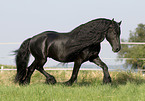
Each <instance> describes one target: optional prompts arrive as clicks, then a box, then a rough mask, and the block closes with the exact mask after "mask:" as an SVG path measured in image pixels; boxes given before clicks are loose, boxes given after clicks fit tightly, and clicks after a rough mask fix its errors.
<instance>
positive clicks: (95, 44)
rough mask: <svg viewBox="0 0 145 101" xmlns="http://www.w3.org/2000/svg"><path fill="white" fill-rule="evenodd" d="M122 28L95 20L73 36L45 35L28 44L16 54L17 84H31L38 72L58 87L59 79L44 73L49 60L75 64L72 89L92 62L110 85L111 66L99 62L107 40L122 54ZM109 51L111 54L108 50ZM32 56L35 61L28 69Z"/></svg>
mask: <svg viewBox="0 0 145 101" xmlns="http://www.w3.org/2000/svg"><path fill="white" fill-rule="evenodd" d="M120 24H121V22H119V23H117V22H116V21H114V19H112V20H109V19H105V18H100V19H95V20H92V21H90V22H87V23H85V24H82V25H80V26H78V27H77V28H75V29H74V30H72V31H71V32H69V33H58V32H54V31H45V32H43V33H40V34H38V35H36V36H34V37H32V38H29V39H27V40H25V41H24V42H23V43H22V44H21V46H20V48H19V49H18V50H17V51H16V67H17V75H16V77H15V81H16V82H19V84H29V83H30V78H31V75H32V74H33V72H34V70H35V69H37V70H38V71H40V72H41V73H42V74H43V75H44V76H45V77H46V82H47V83H49V84H55V83H56V80H55V78H54V77H53V76H52V75H50V74H48V73H47V72H46V71H44V69H43V65H44V64H45V63H46V61H47V57H50V58H53V59H54V60H57V61H59V62H63V63H68V62H74V68H73V72H72V76H71V78H70V79H69V80H68V81H67V82H65V84H66V85H72V84H73V82H74V81H75V80H76V79H77V75H78V72H79V69H80V66H81V64H82V63H84V62H86V61H90V62H93V63H95V64H96V65H98V66H100V67H101V68H102V69H103V73H104V78H103V82H104V83H110V82H111V77H110V75H109V72H108V67H107V65H106V64H105V63H104V62H102V61H101V59H100V58H99V55H98V54H99V52H100V43H101V42H102V41H103V40H104V39H105V38H106V39H107V41H108V42H109V43H110V44H111V46H112V50H113V51H114V52H118V51H119V50H120V49H121V45H120ZM106 51H107V50H106ZM30 53H31V54H32V55H33V56H34V58H35V60H34V61H33V63H32V64H31V65H30V66H29V67H27V65H28V61H29V56H30Z"/></svg>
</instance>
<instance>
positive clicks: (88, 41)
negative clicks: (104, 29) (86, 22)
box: [67, 33, 105, 53]
mask: <svg viewBox="0 0 145 101" xmlns="http://www.w3.org/2000/svg"><path fill="white" fill-rule="evenodd" d="M98 34H99V35H96V36H91V37H87V36H81V37H80V36H70V38H69V41H68V43H67V47H68V49H69V51H70V53H73V52H80V51H82V50H83V49H85V48H87V47H89V46H92V45H97V44H98V43H100V42H102V41H103V40H104V38H105V36H104V33H98Z"/></svg>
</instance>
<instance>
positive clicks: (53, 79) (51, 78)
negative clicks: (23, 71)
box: [36, 59, 56, 84]
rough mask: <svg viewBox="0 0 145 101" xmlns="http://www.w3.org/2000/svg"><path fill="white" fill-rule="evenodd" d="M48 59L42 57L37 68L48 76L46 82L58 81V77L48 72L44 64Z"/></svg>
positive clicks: (53, 82)
mask: <svg viewBox="0 0 145 101" xmlns="http://www.w3.org/2000/svg"><path fill="white" fill-rule="evenodd" d="M46 61H47V59H40V61H39V62H38V67H37V68H36V69H37V70H38V71H39V72H41V73H42V74H43V75H44V76H45V77H46V83H48V84H55V83H56V79H55V78H54V76H52V75H50V74H48V73H47V72H46V71H45V70H44V69H43V66H44V64H45V63H46Z"/></svg>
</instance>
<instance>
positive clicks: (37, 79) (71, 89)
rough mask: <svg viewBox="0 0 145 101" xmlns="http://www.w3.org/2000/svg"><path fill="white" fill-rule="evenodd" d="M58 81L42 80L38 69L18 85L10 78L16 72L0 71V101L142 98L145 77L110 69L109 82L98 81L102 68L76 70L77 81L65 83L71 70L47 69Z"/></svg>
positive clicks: (132, 100)
mask: <svg viewBox="0 0 145 101" xmlns="http://www.w3.org/2000/svg"><path fill="white" fill-rule="evenodd" d="M47 72H49V73H50V74H53V75H54V76H55V77H56V80H57V81H58V83H57V84H55V85H48V84H46V83H45V77H44V76H43V75H42V74H40V73H39V72H38V71H35V72H34V74H33V75H32V79H31V83H30V85H27V86H19V85H18V84H15V83H14V82H13V81H14V80H13V79H14V77H15V74H16V71H3V72H0V101H145V76H143V75H142V74H140V73H131V72H123V71H122V72H110V75H111V77H112V84H107V85H104V84H103V83H102V79H103V74H102V71H83V70H81V71H80V72H79V76H78V80H77V83H74V84H73V85H72V86H65V85H63V84H62V82H63V81H67V80H68V79H69V78H70V76H71V71H47Z"/></svg>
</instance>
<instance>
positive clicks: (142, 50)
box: [118, 24, 145, 69]
mask: <svg viewBox="0 0 145 101" xmlns="http://www.w3.org/2000/svg"><path fill="white" fill-rule="evenodd" d="M122 41H125V40H124V39H122ZM126 41H128V42H145V24H138V27H137V28H136V29H135V31H130V35H129V39H128V40H126ZM118 57H119V58H121V57H123V58H132V59H127V60H126V61H125V64H126V66H131V68H133V69H145V60H144V58H145V45H144V44H142V45H125V44H123V45H122V49H121V51H120V52H119V54H118Z"/></svg>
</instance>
